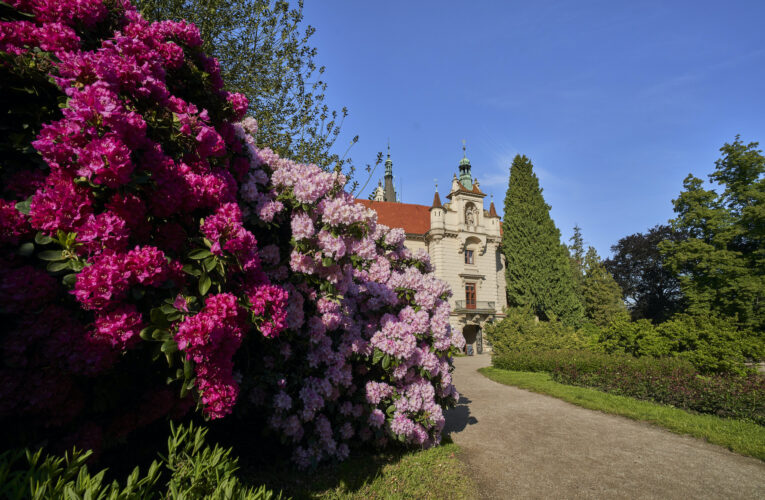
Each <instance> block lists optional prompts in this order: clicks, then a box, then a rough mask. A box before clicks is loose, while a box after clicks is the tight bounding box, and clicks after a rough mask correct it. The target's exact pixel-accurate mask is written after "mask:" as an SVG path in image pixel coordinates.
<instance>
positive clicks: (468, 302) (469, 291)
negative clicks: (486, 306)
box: [465, 283, 475, 309]
mask: <svg viewBox="0 0 765 500" xmlns="http://www.w3.org/2000/svg"><path fill="white" fill-rule="evenodd" d="M465 307H466V308H468V309H475V283H468V284H466V285H465Z"/></svg>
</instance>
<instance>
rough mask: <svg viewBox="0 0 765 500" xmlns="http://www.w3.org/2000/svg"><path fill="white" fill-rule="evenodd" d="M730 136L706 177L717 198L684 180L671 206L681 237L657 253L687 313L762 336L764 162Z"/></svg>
mask: <svg viewBox="0 0 765 500" xmlns="http://www.w3.org/2000/svg"><path fill="white" fill-rule="evenodd" d="M757 146H758V144H757V143H756V142H753V143H750V144H744V143H742V142H741V141H740V140H739V137H738V136H736V139H735V140H734V141H733V143H732V144H725V145H724V146H723V147H722V148H720V151H721V152H722V157H721V158H720V159H719V160H717V162H715V171H714V172H713V173H712V174H711V175H710V176H709V179H710V181H711V182H713V183H716V184H717V185H718V186H719V187H720V190H721V192H717V191H715V190H713V189H705V188H704V182H703V181H702V180H701V179H699V178H696V177H694V176H693V175H689V176H688V177H687V178H686V179H685V181H684V182H683V186H684V188H685V189H684V191H683V192H681V193H680V196H679V197H678V198H677V199H676V200H674V201H673V203H674V205H675V213H676V214H677V217H676V218H675V219H673V220H672V221H671V222H672V225H673V227H674V228H675V229H676V230H678V231H682V232H683V233H684V234H686V235H687V239H685V240H683V241H665V242H664V243H662V244H661V246H660V248H661V250H662V251H663V252H664V254H665V256H666V262H667V266H668V267H669V268H670V269H671V270H672V271H673V272H675V273H676V274H677V275H678V276H679V279H680V285H681V287H682V290H683V293H684V295H685V297H686V298H687V300H688V312H689V313H691V314H696V315H704V314H708V313H710V312H711V313H712V314H715V315H720V316H724V317H729V318H737V319H738V321H739V322H740V323H741V324H743V325H744V326H747V327H750V328H754V329H756V330H758V331H763V330H765V157H763V156H762V154H761V153H762V152H761V151H760V150H758V149H757Z"/></svg>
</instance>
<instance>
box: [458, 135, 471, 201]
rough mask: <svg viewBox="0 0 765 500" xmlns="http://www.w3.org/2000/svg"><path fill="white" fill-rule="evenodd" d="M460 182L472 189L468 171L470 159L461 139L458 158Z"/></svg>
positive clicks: (466, 187)
mask: <svg viewBox="0 0 765 500" xmlns="http://www.w3.org/2000/svg"><path fill="white" fill-rule="evenodd" d="M459 181H460V184H462V187H464V188H465V189H467V190H468V191H472V190H473V175H472V174H471V172H470V160H468V157H467V152H466V151H465V141H462V159H461V160H460V176H459Z"/></svg>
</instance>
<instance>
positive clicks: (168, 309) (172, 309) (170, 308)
mask: <svg viewBox="0 0 765 500" xmlns="http://www.w3.org/2000/svg"><path fill="white" fill-rule="evenodd" d="M159 309H160V310H161V311H162V312H163V313H165V314H172V313H174V312H177V311H178V310H177V309H176V308H175V307H173V306H171V305H168V304H163V305H162V306H161V307H160V308H159Z"/></svg>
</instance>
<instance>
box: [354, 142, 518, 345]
mask: <svg viewBox="0 0 765 500" xmlns="http://www.w3.org/2000/svg"><path fill="white" fill-rule="evenodd" d="M392 170H393V163H392V161H391V160H390V152H389V153H388V159H387V160H386V162H385V186H384V187H383V185H382V183H380V184H379V185H378V187H377V189H376V190H375V192H374V193H373V199H372V200H357V201H358V202H359V203H362V204H364V205H365V206H367V207H369V208H372V209H374V210H376V211H377V214H378V220H379V222H380V223H382V224H385V225H387V226H390V227H401V228H403V229H404V232H405V233H406V241H405V245H406V246H407V247H408V248H409V249H410V250H412V251H417V250H419V249H424V250H426V251H427V252H428V254H429V255H430V259H431V262H432V264H433V267H434V269H435V274H436V276H438V277H439V278H440V279H442V280H444V281H446V282H447V283H449V285H450V286H451V288H452V292H453V295H452V298H451V299H450V305H451V307H452V313H451V318H450V322H451V325H452V328H453V329H455V330H458V331H461V332H462V333H463V335H464V336H465V341H466V347H465V350H466V353H467V354H473V353H478V354H480V353H482V352H483V351H484V350H486V349H488V346H487V345H486V343H485V341H484V336H483V329H484V327H485V325H486V324H487V323H490V322H493V321H497V320H500V319H502V318H504V316H505V315H504V310H505V308H506V306H507V298H506V294H505V266H504V256H503V255H502V252H501V246H500V245H501V226H502V221H501V219H500V218H499V216H498V215H497V212H496V209H495V207H494V203H493V202H492V203H491V204H490V206H489V208H488V209H486V208H485V207H484V200H485V198H486V194H484V193H483V192H481V190H480V187H479V184H478V180H477V179H473V177H472V174H471V165H470V161H469V160H468V159H467V158H463V159H462V160H461V161H460V164H459V177H457V175H454V178H453V179H452V184H451V189H450V191H449V194H447V195H446V199H447V200H448V202H447V203H443V204H442V203H441V198H440V196H439V194H438V191H436V193H435V195H434V197H433V203H432V204H431V205H430V206H427V205H416V204H409V203H399V202H397V201H396V198H395V196H396V194H395V190H394V189H393V172H392Z"/></svg>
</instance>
